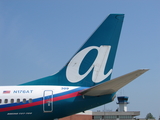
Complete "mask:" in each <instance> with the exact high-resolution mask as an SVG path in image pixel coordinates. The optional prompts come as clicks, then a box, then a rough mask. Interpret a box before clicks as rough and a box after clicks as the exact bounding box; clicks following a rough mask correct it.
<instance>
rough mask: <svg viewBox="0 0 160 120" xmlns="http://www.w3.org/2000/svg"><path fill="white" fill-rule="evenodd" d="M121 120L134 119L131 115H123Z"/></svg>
mask: <svg viewBox="0 0 160 120" xmlns="http://www.w3.org/2000/svg"><path fill="white" fill-rule="evenodd" d="M119 118H120V119H132V116H131V115H121V116H119Z"/></svg>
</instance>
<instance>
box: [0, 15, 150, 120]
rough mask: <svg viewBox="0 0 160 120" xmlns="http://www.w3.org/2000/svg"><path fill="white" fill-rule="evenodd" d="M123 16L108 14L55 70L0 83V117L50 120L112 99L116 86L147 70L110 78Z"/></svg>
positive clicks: (6, 119) (0, 118)
mask: <svg viewBox="0 0 160 120" xmlns="http://www.w3.org/2000/svg"><path fill="white" fill-rule="evenodd" d="M123 18H124V15H123V14H110V15H109V16H108V17H107V18H106V19H105V20H104V22H103V23H102V24H101V25H100V26H99V27H98V29H97V30H96V31H95V32H94V33H93V34H92V35H91V37H90V38H89V39H88V40H87V41H86V42H85V44H84V45H83V46H82V47H81V48H80V49H79V50H78V52H77V53H76V54H75V55H74V56H73V57H72V58H71V59H70V61H69V62H68V63H67V64H66V65H65V66H64V67H63V68H62V69H61V70H60V71H59V72H58V73H56V74H54V75H52V76H49V77H45V78H42V79H38V80H34V81H30V82H27V83H24V84H20V85H18V86H1V87H0V120H53V119H58V118H62V117H66V116H69V115H72V114H75V113H78V112H82V111H85V110H88V109H91V108H94V107H97V106H100V105H103V104H106V103H109V102H111V101H113V100H114V98H115V94H116V92H117V91H118V90H119V89H120V88H122V87H123V86H125V85H126V84H128V83H129V82H131V81H132V80H134V79H135V78H137V77H138V76H140V75H141V74H143V73H144V72H146V71H147V69H140V70H136V71H134V72H131V73H128V74H126V75H123V76H121V77H118V78H115V79H112V80H110V78H111V74H112V70H113V63H114V59H115V55H116V51H117V45H118V41H119V36H120V32H121V27H122V23H123Z"/></svg>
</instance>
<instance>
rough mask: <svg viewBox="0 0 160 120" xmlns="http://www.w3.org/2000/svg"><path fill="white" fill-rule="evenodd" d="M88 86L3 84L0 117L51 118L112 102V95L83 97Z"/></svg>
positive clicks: (14, 119) (4, 118)
mask: <svg viewBox="0 0 160 120" xmlns="http://www.w3.org/2000/svg"><path fill="white" fill-rule="evenodd" d="M87 88H88V87H73V86H5V87H3V86H2V87H0V91H2V92H1V93H0V116H1V120H7V119H12V120H17V119H23V120H25V119H29V120H35V119H36V120H44V119H47V120H50V119H51V120H53V118H54V119H55V118H61V117H63V116H68V115H71V114H74V113H77V112H82V111H84V110H87V109H91V108H94V107H97V106H99V105H102V104H104V103H108V102H111V101H112V100H113V99H114V95H115V94H110V95H103V96H99V97H98V96H97V97H91V96H82V95H81V94H80V93H79V92H80V91H82V90H84V89H87Z"/></svg>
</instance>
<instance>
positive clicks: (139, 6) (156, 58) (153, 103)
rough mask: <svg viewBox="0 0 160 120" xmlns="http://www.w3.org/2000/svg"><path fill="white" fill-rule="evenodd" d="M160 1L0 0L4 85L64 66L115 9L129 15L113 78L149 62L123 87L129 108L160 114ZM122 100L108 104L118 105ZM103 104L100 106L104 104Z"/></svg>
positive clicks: (0, 75) (1, 82)
mask: <svg viewBox="0 0 160 120" xmlns="http://www.w3.org/2000/svg"><path fill="white" fill-rule="evenodd" d="M159 5H160V1H158V0H144V1H142V0H141V1H140V0H134V1H133V0H132V1H131V0H123V1H120V0H114V1H113V0H47V1H42V0H34V1H32V0H26V1H25V0H24V1H21V0H14V1H6V0H1V1H0V85H2V86H3V85H17V84H21V83H25V82H28V81H30V80H34V79H38V78H42V77H46V76H49V75H52V74H54V73H55V72H57V71H58V70H59V69H61V68H62V67H63V66H64V65H65V64H66V62H67V61H68V60H69V59H70V58H71V57H72V55H73V54H74V53H75V52H76V51H77V50H78V48H79V47H80V46H81V45H82V44H83V43H84V42H85V41H86V39H87V38H88V37H89V36H90V35H91V34H92V33H93V32H94V31H95V29H96V28H97V27H98V26H99V25H100V24H101V22H102V21H103V20H104V19H105V18H106V17H107V16H108V15H109V14H111V13H124V14H125V19H124V24H123V28H122V32H121V37H120V42H119V46H118V51H117V55H116V60H115V64H114V69H113V75H112V78H115V77H118V76H120V75H123V74H126V73H128V72H131V71H134V70H137V69H141V68H149V69H150V70H149V71H148V72H146V73H145V74H144V75H142V76H140V77H139V78H138V79H136V80H135V81H133V82H132V83H130V84H128V85H127V86H126V87H124V88H123V89H121V90H120V91H118V93H117V95H127V96H129V102H130V104H129V105H128V110H130V111H141V115H140V117H145V116H146V114H147V113H149V112H151V113H152V114H153V116H155V117H156V118H158V117H159V115H160V104H159V101H160V89H159V88H160V87H159V86H160V80H159V78H160V74H159V71H160V55H159V52H160V8H159ZM116 102H117V100H116V99H115V101H114V102H112V103H110V104H107V105H105V109H106V110H113V111H114V110H116V108H117V107H118V106H117V105H116ZM103 108H104V106H102V107H99V108H96V110H100V109H101V110H103Z"/></svg>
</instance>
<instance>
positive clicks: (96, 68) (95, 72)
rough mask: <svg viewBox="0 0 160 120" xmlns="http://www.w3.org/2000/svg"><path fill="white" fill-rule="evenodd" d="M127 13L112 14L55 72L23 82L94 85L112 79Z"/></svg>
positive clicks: (29, 83)
mask: <svg viewBox="0 0 160 120" xmlns="http://www.w3.org/2000/svg"><path fill="white" fill-rule="evenodd" d="M123 19H124V14H110V15H109V16H108V17H107V18H106V19H105V20H104V22H103V23H102V24H101V25H100V26H99V27H98V29H97V30H96V31H95V32H94V33H93V34H92V35H91V37H89V39H88V40H87V41H86V42H85V43H84V45H83V46H82V47H81V48H80V49H79V50H78V52H77V53H76V54H75V55H74V56H73V57H72V58H71V60H70V61H69V62H68V63H67V64H66V65H65V66H64V67H63V68H62V69H61V70H60V71H59V72H58V73H56V74H55V75H52V76H49V77H45V78H41V79H38V80H34V81H31V82H27V83H24V84H21V85H64V86H88V87H89V86H93V85H96V84H99V83H102V82H105V81H108V80H110V77H111V74H112V69H113V63H114V59H115V55H116V51H117V46H118V41H119V37H120V32H121V28H122V23H123Z"/></svg>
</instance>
